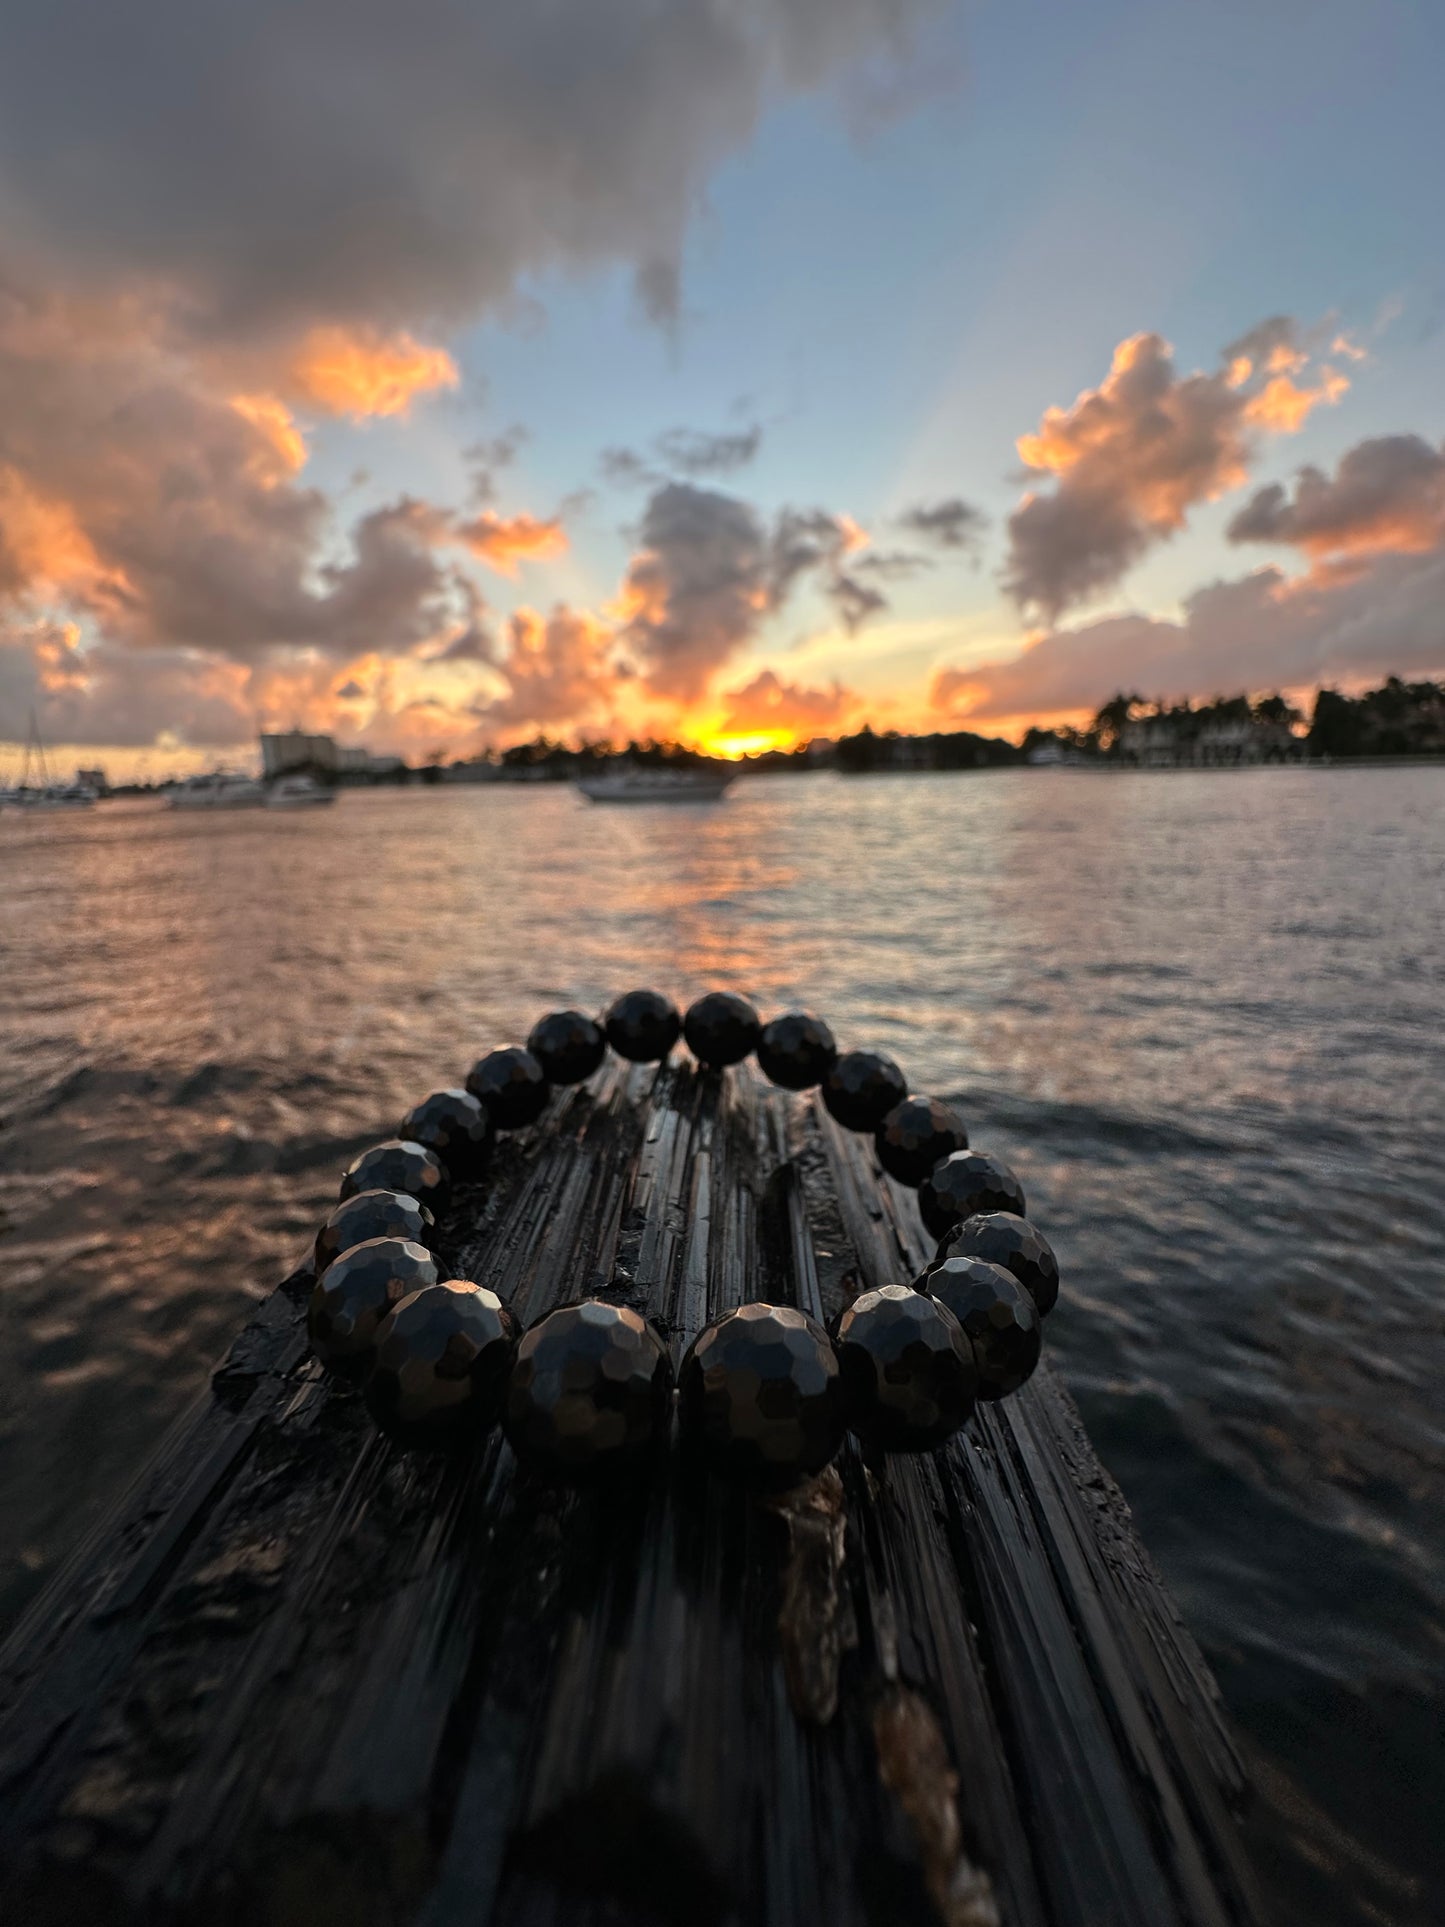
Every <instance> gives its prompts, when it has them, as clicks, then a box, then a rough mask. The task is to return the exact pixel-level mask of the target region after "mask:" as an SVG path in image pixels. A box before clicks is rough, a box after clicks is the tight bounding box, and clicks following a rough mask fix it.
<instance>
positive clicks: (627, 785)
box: [577, 767, 733, 803]
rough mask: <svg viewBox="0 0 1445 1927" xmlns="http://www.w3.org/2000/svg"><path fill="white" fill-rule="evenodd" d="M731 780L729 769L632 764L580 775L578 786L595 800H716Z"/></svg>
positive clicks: (703, 801) (697, 801) (662, 801)
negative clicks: (632, 765) (644, 767)
mask: <svg viewBox="0 0 1445 1927" xmlns="http://www.w3.org/2000/svg"><path fill="white" fill-rule="evenodd" d="M732 781H733V771H732V770H719V769H678V768H672V767H664V768H661V769H640V768H635V767H634V768H628V769H612V770H606V771H604V772H603V774H602V775H600V776H579V777H578V779H577V787H578V789H579V790H581V792H582V794H583V795H584V796H585V797H588V798H590V800H591V801H592V802H594V803H717V802H720V801H721V800H722V797H723V795H724V793H725V791H726V790H727V788H728V785H729V784H730V783H731V782H732Z"/></svg>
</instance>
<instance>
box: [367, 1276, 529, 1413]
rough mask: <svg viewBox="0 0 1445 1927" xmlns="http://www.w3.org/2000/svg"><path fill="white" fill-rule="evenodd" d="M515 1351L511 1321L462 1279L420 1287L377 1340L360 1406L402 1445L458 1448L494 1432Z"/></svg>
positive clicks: (494, 1300)
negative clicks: (363, 1403)
mask: <svg viewBox="0 0 1445 1927" xmlns="http://www.w3.org/2000/svg"><path fill="white" fill-rule="evenodd" d="M516 1349H517V1330H516V1326H515V1324H514V1323H513V1321H512V1314H511V1313H510V1312H509V1311H508V1310H507V1308H506V1306H505V1305H504V1304H503V1303H502V1301H501V1299H500V1298H498V1296H497V1294H496V1293H495V1292H494V1291H487V1290H485V1289H482V1288H479V1287H478V1286H476V1285H472V1284H468V1283H467V1282H466V1281H465V1280H464V1279H460V1278H453V1279H450V1280H449V1281H448V1282H447V1283H445V1284H438V1285H423V1286H422V1288H421V1290H420V1291H414V1292H412V1293H411V1295H410V1296H409V1297H407V1298H403V1299H402V1300H401V1302H400V1304H398V1305H397V1306H396V1308H395V1310H394V1311H391V1312H389V1313H388V1314H387V1316H386V1317H385V1318H384V1319H383V1320H382V1322H381V1325H380V1327H379V1329H378V1330H377V1334H376V1349H375V1356H374V1358H373V1361H372V1366H371V1376H370V1378H368V1379H367V1381H366V1404H367V1409H368V1410H369V1411H370V1413H371V1416H372V1417H373V1418H374V1419H375V1420H376V1422H377V1424H378V1425H379V1426H380V1427H381V1429H382V1430H383V1431H384V1432H387V1433H389V1434H390V1435H391V1437H392V1438H394V1439H396V1440H397V1441H398V1442H399V1443H400V1444H402V1445H418V1446H425V1447H433V1448H442V1447H446V1446H453V1445H464V1444H466V1443H468V1442H469V1441H470V1440H472V1439H474V1438H476V1437H477V1436H478V1435H479V1434H480V1433H482V1432H485V1431H486V1430H487V1428H488V1427H489V1426H491V1425H495V1424H496V1422H497V1420H498V1418H499V1417H500V1416H501V1409H502V1394H503V1391H504V1389H505V1386H506V1382H507V1373H508V1372H509V1371H510V1370H511V1366H512V1359H513V1356H514V1354H515V1353H516Z"/></svg>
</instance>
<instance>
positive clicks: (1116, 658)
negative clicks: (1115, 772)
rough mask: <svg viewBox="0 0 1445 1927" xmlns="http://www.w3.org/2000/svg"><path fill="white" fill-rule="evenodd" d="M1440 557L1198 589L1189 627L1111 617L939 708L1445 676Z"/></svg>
mask: <svg viewBox="0 0 1445 1927" xmlns="http://www.w3.org/2000/svg"><path fill="white" fill-rule="evenodd" d="M1442 607H1445V546H1442V547H1437V548H1436V549H1435V550H1433V551H1432V552H1430V553H1429V554H1428V555H1382V556H1379V557H1377V558H1375V559H1374V560H1372V561H1368V562H1365V563H1363V564H1361V563H1358V562H1354V563H1350V564H1348V565H1346V566H1343V567H1335V566H1325V567H1323V568H1316V569H1314V570H1312V571H1311V572H1310V573H1309V574H1308V575H1306V576H1302V577H1289V576H1286V575H1285V574H1284V573H1283V572H1282V571H1281V570H1279V569H1274V568H1265V569H1259V570H1256V571H1255V572H1254V573H1253V574H1251V575H1247V576H1243V577H1240V578H1239V579H1237V580H1235V581H1228V582H1215V583H1211V584H1209V585H1208V586H1206V587H1204V588H1202V589H1199V590H1197V591H1196V592H1195V594H1193V595H1192V596H1190V597H1189V599H1188V600H1187V602H1186V603H1185V605H1184V616H1183V620H1182V621H1179V622H1169V621H1162V620H1157V619H1155V618H1152V617H1149V616H1143V615H1122V616H1110V617H1106V618H1105V619H1103V620H1102V621H1099V622H1093V623H1088V624H1085V625H1083V626H1081V627H1079V628H1074V629H1056V630H1053V631H1051V632H1050V633H1048V634H1047V635H1044V636H1042V637H1040V638H1039V639H1038V640H1037V641H1036V642H1034V643H1033V644H1032V645H1031V646H1030V647H1029V648H1027V649H1026V650H1025V651H1024V653H1023V654H1022V655H1021V656H1019V657H1017V658H1016V659H1015V660H1012V661H1008V662H994V663H985V664H982V665H980V666H979V667H977V668H970V669H961V668H945V669H943V670H941V671H939V673H938V674H937V675H936V676H935V678H934V683H933V690H932V698H933V701H934V703H935V705H936V706H938V707H939V708H943V709H947V710H956V711H961V712H962V713H966V714H968V715H971V716H978V717H1003V716H1019V717H1022V716H1031V715H1036V716H1043V715H1051V714H1056V713H1060V712H1063V711H1067V710H1090V711H1092V710H1094V709H1096V708H1097V707H1098V706H1099V704H1100V703H1102V702H1105V701H1107V700H1108V698H1109V697H1110V696H1112V695H1113V694H1114V693H1115V692H1116V691H1117V690H1120V689H1139V690H1143V691H1144V692H1145V693H1146V694H1149V695H1160V696H1171V697H1182V696H1206V695H1217V694H1221V693H1225V692H1232V691H1235V690H1239V689H1245V690H1251V691H1258V690H1263V689H1278V688H1285V689H1289V688H1300V687H1305V686H1309V685H1313V684H1317V683H1321V682H1329V681H1332V680H1348V679H1351V678H1359V677H1370V676H1380V675H1383V674H1389V673H1399V674H1402V675H1405V674H1410V673H1412V672H1418V673H1422V674H1430V673H1437V672H1439V671H1440V670H1441V669H1445V628H1442V625H1441V621H1440V610H1441V608H1442Z"/></svg>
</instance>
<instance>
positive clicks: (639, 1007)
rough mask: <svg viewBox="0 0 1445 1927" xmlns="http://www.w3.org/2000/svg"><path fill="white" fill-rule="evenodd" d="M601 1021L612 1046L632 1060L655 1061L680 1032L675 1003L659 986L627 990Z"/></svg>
mask: <svg viewBox="0 0 1445 1927" xmlns="http://www.w3.org/2000/svg"><path fill="white" fill-rule="evenodd" d="M602 1022H603V1028H604V1029H605V1030H606V1032H607V1041H608V1043H609V1044H610V1045H611V1046H612V1048H613V1050H615V1051H616V1052H617V1055H618V1056H619V1057H625V1058H627V1059H628V1060H629V1061H630V1062H631V1063H634V1064H654V1063H657V1062H658V1061H659V1059H661V1058H664V1057H666V1055H667V1053H668V1052H669V1051H670V1050H671V1049H672V1047H673V1045H674V1044H675V1043H676V1042H677V1040H678V1038H679V1037H680V1036H681V1035H682V1019H681V1017H680V1016H679V1015H678V1012H677V1005H676V1004H675V1003H673V1001H672V999H671V998H670V997H664V996H663V994H662V992H661V991H660V990H629V991H627V992H626V993H625V994H624V995H623V996H621V997H619V998H618V999H617V1001H616V1003H615V1004H613V1005H612V1007H611V1009H610V1010H609V1011H608V1013H607V1015H606V1016H605V1017H604V1018H603V1020H602Z"/></svg>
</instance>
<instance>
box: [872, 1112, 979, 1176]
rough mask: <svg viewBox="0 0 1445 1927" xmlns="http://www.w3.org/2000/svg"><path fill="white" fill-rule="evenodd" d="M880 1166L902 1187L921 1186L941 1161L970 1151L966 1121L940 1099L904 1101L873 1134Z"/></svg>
mask: <svg viewBox="0 0 1445 1927" xmlns="http://www.w3.org/2000/svg"><path fill="white" fill-rule="evenodd" d="M873 1143H874V1147H875V1148H876V1150H877V1152H878V1162H879V1163H880V1164H881V1165H882V1166H883V1169H884V1170H885V1171H886V1172H887V1173H888V1175H889V1177H891V1178H897V1180H898V1182H899V1183H900V1184H922V1182H923V1180H924V1179H925V1178H926V1177H927V1176H928V1174H929V1172H930V1171H931V1170H932V1169H933V1167H934V1165H935V1164H937V1163H938V1161H939V1159H940V1158H946V1157H947V1156H948V1154H949V1153H950V1151H963V1150H966V1149H967V1148H968V1132H967V1131H966V1130H965V1129H964V1125H963V1119H962V1118H961V1117H960V1116H959V1114H958V1112H957V1111H956V1110H954V1108H953V1106H952V1105H951V1104H945V1103H944V1101H943V1099H942V1098H941V1097H905V1098H904V1100H903V1102H902V1103H901V1104H895V1105H894V1106H893V1109H892V1110H891V1111H890V1112H889V1113H888V1115H887V1117H885V1118H884V1120H883V1122H882V1123H881V1124H880V1125H879V1126H878V1129H877V1130H876V1131H875V1132H874V1134H873Z"/></svg>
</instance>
